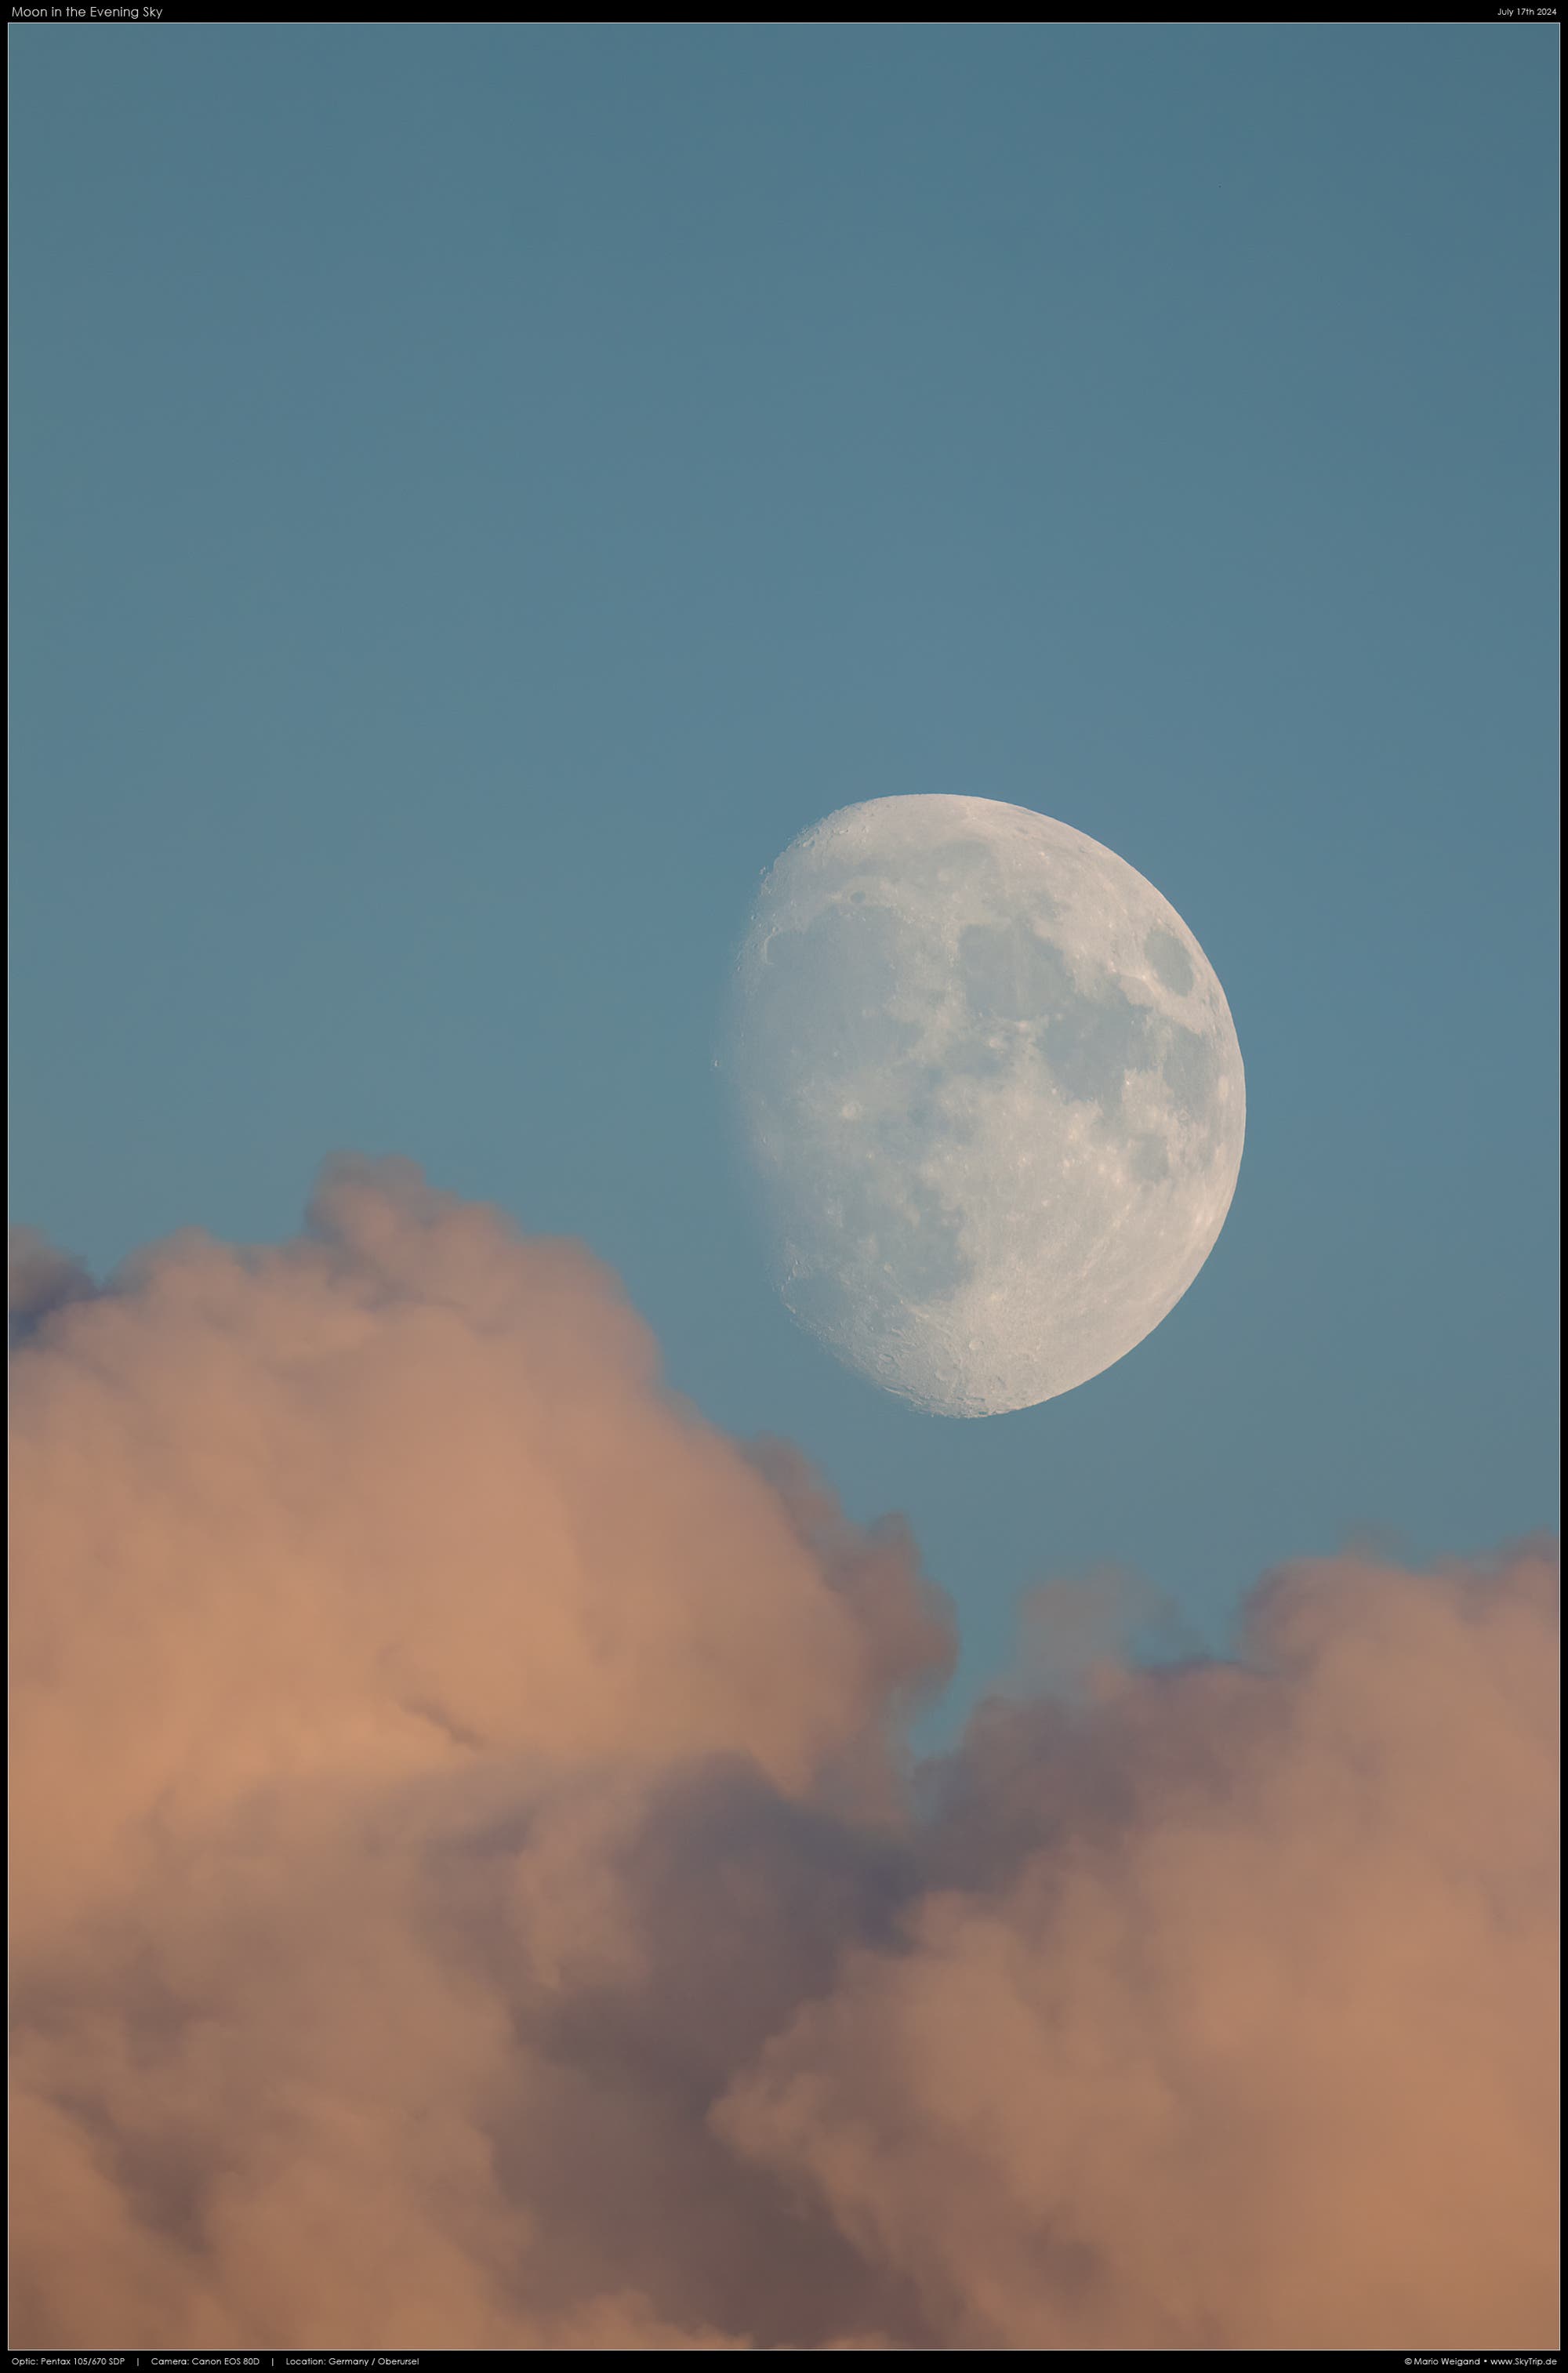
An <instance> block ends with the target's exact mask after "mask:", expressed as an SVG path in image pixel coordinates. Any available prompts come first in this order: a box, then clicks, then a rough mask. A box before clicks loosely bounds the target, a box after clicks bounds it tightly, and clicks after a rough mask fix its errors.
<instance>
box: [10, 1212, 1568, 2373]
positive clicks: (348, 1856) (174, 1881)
mask: <svg viewBox="0 0 1568 2373" xmlns="http://www.w3.org/2000/svg"><path fill="white" fill-rule="evenodd" d="M22 1249H23V1256H24V1257H23V1259H22V1261H21V1264H20V1271H21V1281H22V1296H21V1298H22V1302H23V1304H24V1319H25V1324H24V1326H23V1327H22V1329H21V1338H22V1339H21V1343H20V1348H19V1350H18V1353H17V1356H16V1360H15V1362H14V1375H13V1403H12V1428H13V1453H12V1458H13V1465H12V1494H13V1514H12V1549H13V1575H14V1582H13V1629H12V1689H13V1699H12V1797H11V1802H12V1934H13V2013H14V2023H15V2030H16V2040H15V2044H14V2053H13V2120H12V2152H13V2191H12V2199H13V2236H12V2334H11V2337H12V2341H13V2344H15V2345H32V2346H44V2345H48V2346H54V2347H61V2348H65V2347H90V2346H98V2345H115V2346H121V2347H125V2346H142V2347H153V2346H158V2345H162V2346H168V2347H181V2346H192V2347H195V2346H213V2347H219V2346H222V2347H232V2348H241V2347H247V2348H255V2347H267V2346H272V2347H287V2346H307V2345H313V2346H322V2347H342V2348H349V2347H367V2346H369V2347H376V2346H390V2347H414V2346H443V2345H454V2346H455V2345H464V2344H467V2345H475V2346H495V2347H500V2346H506V2345H514V2346H532V2347H539V2346H551V2345H556V2346H561V2347H567V2348H579V2347H586V2348H645V2347H652V2348H677V2347H700V2348H705V2349H706V2348H713V2349H737V2348H759V2347H760V2348H771V2347H804V2348H825V2347H835V2348H846V2347H848V2348H881V2347H887V2346H893V2347H925V2348H930V2347H936V2348H947V2347H961V2346H967V2345H978V2346H981V2347H1001V2348H1008V2347H1037V2346H1072V2345H1090V2346H1093V2345H1111V2346H1128V2345H1153V2346H1161V2345H1166V2346H1187V2347H1206V2346H1219V2347H1227V2346H1229V2347H1235V2346H1246V2345H1259V2346H1280V2345H1283V2346H1291V2345H1297V2346H1301V2345H1313V2344H1320V2345H1326V2346H1336V2345H1355V2344H1365V2345H1372V2346H1396V2347H1411V2348H1417V2347H1426V2346H1432V2347H1458V2346H1480V2345H1484V2344H1499V2345H1512V2346H1524V2345H1539V2344H1545V2343H1549V2342H1550V2341H1551V2340H1552V2338H1553V2337H1554V2334H1555V2292H1556V2285H1555V2263H1554V2226H1555V2220H1554V2214H1553V2211H1554V2198H1553V2184H1554V2179H1553V2167H1554V2151H1553V2132H1552V2107H1553V2104H1554V2100H1555V2077H1554V2072H1553V2069H1552V2066H1551V2063H1550V2054H1551V2050H1552V2036H1553V2028H1554V2016H1555V2010H1554V1996H1553V1989H1552V1980H1553V1974H1554V1946H1553V1938H1554V1925H1553V1911H1552V1897H1551V1888H1552V1883H1553V1870H1554V1855H1553V1843H1554V1841H1553V1837H1552V1830H1551V1820H1552V1806H1553V1801H1554V1788H1553V1776H1552V1757H1553V1749H1554V1729H1553V1724H1554V1703H1553V1697H1552V1689H1551V1676H1552V1673H1553V1671H1554V1659H1555V1647H1554V1638H1555V1631H1554V1627H1555V1581H1554V1566H1553V1563H1552V1561H1551V1559H1550V1557H1549V1555H1548V1553H1547V1552H1546V1551H1545V1550H1544V1549H1527V1550H1521V1551H1519V1552H1517V1553H1515V1554H1514V1555H1512V1556H1510V1557H1508V1558H1507V1559H1505V1560H1504V1561H1502V1562H1501V1563H1500V1564H1499V1565H1498V1567H1497V1568H1496V1570H1495V1571H1487V1572H1479V1571H1476V1572H1469V1571H1456V1572H1452V1573H1447V1574H1440V1575H1434V1576H1422V1577H1416V1576H1411V1575H1409V1574H1405V1573H1402V1572H1398V1571H1395V1570H1391V1569H1388V1568H1384V1567H1377V1566H1374V1565H1370V1564H1367V1563H1364V1562H1358V1561H1354V1560H1351V1559H1343V1560H1338V1561H1331V1562H1329V1563H1327V1564H1324V1565H1321V1566H1317V1567H1312V1568H1306V1569H1303V1570H1301V1571H1300V1572H1294V1573H1292V1574H1288V1575H1285V1576H1283V1577H1281V1578H1278V1579H1276V1580H1275V1581H1274V1582H1273V1583H1272V1584H1270V1585H1269V1586H1268V1588H1267V1589H1266V1590H1265V1592H1264V1593H1263V1594H1261V1596H1259V1598H1258V1602H1257V1605H1256V1607H1255V1609H1254V1614H1253V1619H1252V1626H1251V1631H1250V1634H1249V1641H1248V1645H1247V1651H1246V1660H1245V1661H1244V1663H1243V1664H1240V1665H1237V1666H1207V1667H1192V1668H1188V1669H1186V1670H1179V1671H1175V1672H1167V1673H1164V1674H1161V1675H1151V1674H1139V1673H1132V1672H1125V1671H1122V1672H1117V1671H1116V1670H1114V1669H1111V1668H1106V1669H1105V1670H1104V1671H1102V1672H1101V1674H1100V1675H1099V1677H1098V1678H1097V1680H1096V1681H1095V1682H1094V1686H1093V1687H1092V1688H1091V1689H1089V1690H1088V1692H1087V1694H1086V1695H1082V1694H1081V1696H1080V1699H1079V1700H1078V1701H1075V1702H1072V1703H1065V1702H1060V1701H1053V1700H1047V1699H1039V1700H1036V1701H1017V1700H1013V1701H1009V1702H1005V1703H1004V1702H1002V1701H996V1702H994V1703H993V1704H991V1705H990V1706H989V1707H987V1708H985V1709H982V1711H981V1713H980V1714H979V1715H978V1716H977V1718H976V1720H975V1722H974V1724H972V1725H971V1728H970V1732H969V1734H968V1736H967V1737H966V1738H965V1742H964V1744H963V1747H962V1748H961V1749H960V1750H959V1751H958V1752H957V1753H956V1754H955V1755H954V1757H953V1758H951V1759H949V1760H948V1761H947V1763H946V1764H945V1765H944V1766H942V1769H941V1770H940V1771H937V1772H935V1773H934V1774H933V1773H927V1774H925V1775H922V1783H921V1794H922V1802H921V1806H920V1809H919V1812H918V1813H917V1811H916V1809H915V1807H914V1805H913V1803H912V1801H911V1799H912V1794H913V1792H912V1790H911V1786H910V1775H909V1773H908V1771H907V1768H906V1760H905V1757H904V1753H903V1749H902V1747H901V1743H900V1742H901V1736H902V1723H903V1717H904V1714H905V1713H906V1712H907V1707H908V1705H909V1704H910V1703H911V1702H913V1701H916V1700H918V1699H919V1696H920V1695H921V1693H922V1692H923V1691H925V1690H928V1689H930V1687H932V1686H933V1685H935V1684H936V1683H938V1682H940V1680H941V1678H942V1677H943V1675H944V1674H945V1673H946V1671H947V1670H948V1668H949V1666H950V1663H951V1657H952V1637H951V1629H950V1626H949V1624H948V1623H947V1621H946V1619H945V1618H944V1616H943V1614H942V1610H941V1607H940V1606H939V1605H938V1604H937V1603H936V1602H935V1601H934V1599H933V1597H932V1596H931V1594H930V1591H929V1589H928V1588H927V1586H926V1585H925V1584H922V1582H921V1580H920V1577H919V1570H918V1564H917V1561H916V1558H915V1555H914V1552H913V1549H912V1547H911V1545H910V1543H909V1542H908V1540H907V1537H905V1535H904V1534H903V1533H902V1532H901V1530H899V1529H898V1528H896V1527H887V1528H883V1529H881V1530H878V1531H873V1532H872V1533H866V1532H864V1531H861V1530H860V1529H858V1528H856V1527H854V1526H852V1525H849V1524H848V1521H847V1520H846V1519H845V1518H844V1517H843V1516H842V1514H840V1513H839V1512H838V1510H837V1507H836V1505H835V1503H834V1502H833V1501H832V1499H831V1497H830V1496H829V1495H828V1494H827V1493H826V1492H825V1490H823V1489H822V1487H821V1486H820V1485H818V1484H817V1483H815V1482H814V1480H813V1479H812V1478H811V1476H810V1475H809V1473H808V1472H807V1471H806V1470H805V1468H804V1467H803V1466H802V1463H801V1462H800V1461H799V1460H798V1459H796V1458H795V1457H794V1456H793V1455H792V1454H790V1453H789V1452H787V1451H784V1450H782V1449H779V1448H772V1449H768V1450H766V1451H763V1452H743V1450H741V1449H740V1448H738V1447H737V1446H736V1445H735V1444H732V1443H731V1442H730V1441H728V1440H727V1439H725V1438H724V1437H723V1436H722V1435H720V1434H719V1433H717V1432H714V1431H713V1430H712V1429H711V1428H710V1427H708V1425H706V1424H705V1423H704V1422H703V1421H702V1420H700V1419H699V1418H698V1417H697V1416H696V1414H695V1413H694V1412H692V1411H691V1410H690V1409H685V1408H684V1407H682V1406H681V1405H679V1404H678V1403H677V1402H675V1401H674V1400H673V1398H672V1397H669V1396H668V1395H667V1394H666V1393H665V1392H664V1390H663V1389H662V1388H661V1385H660V1383H659V1380H658V1374H657V1367H656V1362H655V1359H654V1354H653V1350H652V1346H651V1344H650V1343H649V1338H648V1336H647V1334H646V1332H645V1330H644V1329H643V1327H641V1326H640V1324H639V1323H638V1320H637V1319H636V1318H635V1316H633V1315H632V1314H631V1313H630V1312H629V1311H628V1310H627V1309H626V1305H625V1303H624V1302H623V1301H622V1299H621V1297H620V1295H619V1293H618V1292H617V1291H616V1289H615V1287H614V1283H613V1281H612V1280H608V1279H607V1278H606V1277H605V1275H604V1274H603V1271H602V1270H600V1269H599V1268H597V1267H596V1266H595V1265H594V1264H593V1263H592V1262H591V1260H590V1259H589V1258H588V1257H586V1256H585V1255H584V1254H583V1253H582V1252H581V1251H580V1249H579V1248H578V1247H576V1246H574V1245H568V1244H564V1243H556V1242H538V1241H523V1240H521V1239H519V1238H518V1237H516V1236H515V1235H514V1234H513V1233H511V1232H510V1231H509V1229H508V1228H507V1226H506V1225H505V1224H504V1223H503V1222H501V1221H499V1220H498V1219H497V1217H496V1216H495V1215H493V1214H489V1213H486V1212H485V1211H482V1210H474V1209H472V1208H468V1207H464V1206H462V1205H459V1204H457V1203H454V1202H452V1201H451V1200H449V1199H447V1198H440V1197H438V1196H436V1195H433V1194H432V1193H430V1192H429V1191H428V1190H427V1188H426V1187H425V1186H423V1184H422V1182H421V1181H420V1180H419V1179H418V1177H417V1175H416V1174H415V1173H413V1172H411V1171H409V1170H408V1169H407V1168H406V1167H405V1166H400V1165H391V1166H384V1167H381V1168H369V1167H366V1166H357V1167H356V1166H345V1167H344V1168H342V1169H340V1170H338V1171H337V1172H335V1173H334V1174H333V1175H332V1176H330V1177H329V1179H328V1181H327V1182H326V1184H325V1186H323V1188H322V1193H321V1195H320V1196H319V1198H318V1200H317V1204H316V1206H315V1208H314V1211H313V1214H312V1224H311V1229H310V1232H309V1233H308V1234H307V1235H306V1236H305V1237H304V1238H303V1239H301V1240H300V1241H299V1242H298V1243H296V1244H294V1245H289V1246H287V1247H285V1248H283V1249H281V1250H275V1251H266V1252H259V1253H244V1254H241V1253H237V1252H234V1251H232V1250H228V1249H226V1248H224V1247H221V1246H218V1245H214V1244H212V1243H210V1242H208V1241H206V1240H205V1239H202V1238H197V1237H192V1238H188V1239H181V1240H177V1241H176V1242H174V1243H173V1244H171V1245H165V1246H163V1247H161V1248H159V1249H158V1250H157V1251H155V1252H154V1253H152V1254H150V1255H148V1256H146V1257H145V1258H144V1259H143V1260H142V1261H141V1262H140V1263H139V1264H137V1265H136V1266H135V1268H133V1269H132V1270H131V1271H129V1272H128V1273H127V1274H126V1275H125V1276H124V1277H123V1278H122V1279H121V1280H118V1281H117V1283H116V1285H115V1288H114V1290H113V1291H111V1292H107V1293H103V1294H97V1295H92V1294H88V1293H86V1292H84V1281H83V1280H81V1279H80V1277H79V1275H78V1274H76V1273H74V1272H72V1271H71V1270H70V1269H69V1268H68V1266H67V1265H63V1264H61V1263H59V1262H58V1260H57V1259H55V1258H54V1257H52V1256H49V1255H48V1254H47V1252H46V1249H45V1248H44V1247H43V1246H41V1244H40V1243H39V1242H38V1241H37V1240H30V1241H29V1242H28V1243H26V1244H25V1245H24V1246H23V1248H22ZM14 1266H15V1265H14ZM1091 1628H1092V1627H1091Z"/></svg>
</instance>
